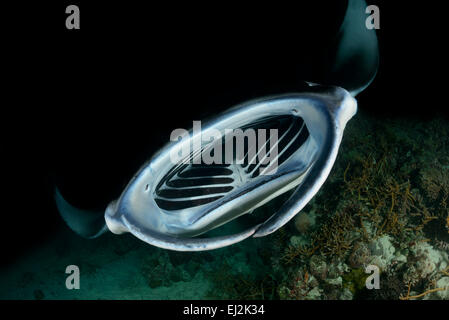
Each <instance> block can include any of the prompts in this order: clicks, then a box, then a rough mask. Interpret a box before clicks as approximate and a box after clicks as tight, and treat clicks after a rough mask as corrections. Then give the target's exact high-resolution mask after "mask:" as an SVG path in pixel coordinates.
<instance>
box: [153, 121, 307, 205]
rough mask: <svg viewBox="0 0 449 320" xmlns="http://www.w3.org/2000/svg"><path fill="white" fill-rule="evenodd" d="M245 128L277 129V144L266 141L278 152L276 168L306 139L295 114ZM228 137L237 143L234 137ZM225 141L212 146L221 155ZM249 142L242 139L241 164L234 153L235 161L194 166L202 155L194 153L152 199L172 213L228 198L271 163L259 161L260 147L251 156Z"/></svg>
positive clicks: (160, 186) (163, 180) (225, 137)
mask: <svg viewBox="0 0 449 320" xmlns="http://www.w3.org/2000/svg"><path fill="white" fill-rule="evenodd" d="M248 129H253V130H259V129H265V130H267V131H268V132H269V130H273V129H275V130H277V136H278V137H279V138H278V139H276V141H273V140H269V141H267V147H268V148H269V149H273V148H276V149H277V150H276V159H271V160H272V161H271V162H272V163H273V162H276V163H277V166H279V165H281V164H282V163H284V162H285V161H286V160H287V159H288V158H289V157H290V156H291V155H292V154H293V153H294V152H295V151H297V150H298V149H299V148H300V147H301V146H302V145H303V144H304V142H305V141H306V140H307V138H308V137H309V131H308V129H307V126H306V125H305V123H304V120H303V119H302V118H301V117H298V116H294V115H282V116H273V117H267V118H265V119H262V120H259V121H254V122H252V123H249V124H247V125H245V126H243V127H242V128H241V130H242V132H247V130H248ZM228 136H229V135H228ZM258 137H259V136H258V135H255V140H256V141H255V143H256V145H260V144H261V143H260V141H258ZM231 138H234V140H236V139H235V137H231ZM226 139H228V137H227V136H226V135H224V136H223V138H222V139H220V140H219V141H217V142H214V143H215V144H217V145H218V146H214V147H215V148H217V147H218V148H220V149H222V151H223V152H222V154H224V153H225V150H224V149H225V141H226ZM248 140H249V139H242V142H243V143H244V145H243V146H242V148H243V150H244V152H243V157H242V159H241V160H242V161H241V162H242V163H240V164H238V163H237V161H236V160H237V159H236V156H235V153H234V157H233V160H234V161H233V163H230V164H210V165H207V164H195V163H194V159H193V158H194V156H193V154H196V155H197V156H198V157H200V156H201V155H200V152H196V150H194V151H193V152H192V153H191V155H190V156H189V157H188V159H184V161H183V164H181V165H178V166H175V167H174V168H172V169H171V170H170V172H169V173H167V174H166V175H165V176H164V177H163V178H162V179H161V181H160V182H159V183H158V185H157V186H156V189H155V194H154V195H153V196H154V198H155V201H156V203H157V205H158V206H159V208H161V209H163V210H168V211H175V210H180V209H186V208H193V207H197V206H201V205H204V204H208V203H211V202H214V201H216V200H218V199H222V198H224V197H227V196H230V194H231V193H232V192H231V191H232V190H235V189H237V188H238V187H239V186H241V185H243V184H246V183H248V182H249V181H250V180H251V179H255V178H257V177H258V176H259V175H260V173H261V171H262V170H263V169H264V168H267V167H268V166H269V165H270V164H269V163H267V164H263V163H262V161H260V159H261V149H262V148H259V149H258V150H257V149H256V150H254V151H255V152H253V153H252V154H251V149H252V148H254V146H252V145H250V144H249V143H248ZM235 142H237V141H235ZM269 143H271V144H269ZM235 145H236V144H235V143H234V146H235ZM234 149H235V148H234ZM254 149H255V148H254ZM223 162H224V161H223Z"/></svg>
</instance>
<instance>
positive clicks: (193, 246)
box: [123, 218, 260, 251]
mask: <svg viewBox="0 0 449 320" xmlns="http://www.w3.org/2000/svg"><path fill="white" fill-rule="evenodd" d="M123 223H124V225H125V226H126V228H127V229H128V230H129V232H131V233H132V234H133V235H134V236H136V237H137V238H139V239H140V240H142V241H145V242H146V243H148V244H151V245H153V246H156V247H159V248H163V249H168V250H174V251H206V250H213V249H218V248H222V247H227V246H229V245H231V244H234V243H237V242H240V241H242V240H245V239H246V238H249V237H251V236H252V235H253V234H254V233H255V232H256V230H257V229H258V228H259V226H260V224H259V225H256V226H254V227H251V228H249V229H247V230H245V231H243V232H240V233H236V234H233V235H229V236H222V237H213V238H177V237H173V236H167V235H164V234H160V233H157V232H154V231H151V230H141V229H139V228H137V227H135V226H133V225H132V224H131V223H130V222H129V221H128V220H126V218H123Z"/></svg>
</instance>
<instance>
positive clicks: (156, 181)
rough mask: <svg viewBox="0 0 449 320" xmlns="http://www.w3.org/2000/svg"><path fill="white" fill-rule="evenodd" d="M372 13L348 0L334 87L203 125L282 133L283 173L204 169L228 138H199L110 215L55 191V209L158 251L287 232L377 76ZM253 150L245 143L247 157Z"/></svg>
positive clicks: (138, 183) (149, 166)
mask: <svg viewBox="0 0 449 320" xmlns="http://www.w3.org/2000/svg"><path fill="white" fill-rule="evenodd" d="M365 9H366V3H365V2H364V1H362V0H350V1H348V6H347V10H346V15H345V18H344V20H343V22H342V25H341V27H340V31H339V46H338V50H337V51H336V53H335V58H334V59H335V63H334V67H333V70H332V71H331V72H330V74H329V79H327V81H326V82H328V83H326V84H316V83H309V84H310V87H309V88H308V89H307V90H305V91H304V92H297V93H285V94H281V95H276V96H269V97H262V98H259V99H255V100H251V101H247V102H244V103H241V104H240V105H237V106H235V107H233V108H231V109H229V110H228V111H226V112H224V113H222V114H220V115H216V116H215V118H213V119H211V120H209V121H207V122H203V124H202V125H203V128H202V133H203V134H208V133H210V132H211V131H212V130H218V131H225V130H226V129H241V130H245V129H260V128H264V129H273V128H275V129H276V130H277V132H278V139H277V140H276V141H275V142H274V143H275V147H276V150H277V153H276V156H275V159H274V160H276V170H275V171H274V172H273V173H272V174H261V173H263V172H264V169H266V168H267V167H266V166H267V165H266V164H264V163H262V161H255V162H250V161H243V162H242V163H226V164H214V163H212V164H207V165H206V164H203V163H199V164H198V163H195V161H193V160H195V159H196V158H197V157H200V156H202V155H203V154H204V153H205V152H206V150H208V147H210V145H211V144H214V143H215V144H217V143H218V144H220V143H222V140H221V139H220V140H216V141H212V142H210V141H209V142H202V143H200V144H198V143H196V144H195V143H194V139H196V138H197V137H196V136H195V135H191V136H190V137H189V138H187V139H182V140H181V141H172V142H170V143H168V144H167V145H166V146H165V147H163V148H162V149H161V150H159V152H157V153H156V154H155V155H154V156H153V157H152V158H151V159H149V160H148V161H147V162H146V163H144V164H143V165H142V167H141V168H140V169H139V170H138V172H137V173H136V174H135V175H134V176H133V178H132V179H131V181H129V183H128V185H127V186H126V187H125V189H124V190H123V192H122V194H121V195H120V197H119V198H118V199H116V200H114V201H111V202H110V204H109V205H108V206H107V208H106V210H105V212H104V213H101V214H93V213H91V212H88V211H84V210H80V209H78V208H76V207H74V206H72V205H71V204H69V203H68V202H67V201H66V200H65V199H64V197H63V196H62V194H61V193H60V192H59V190H58V189H57V188H56V192H55V200H56V205H57V207H58V210H59V212H60V214H61V216H62V217H63V219H64V220H65V221H66V222H67V224H68V225H69V227H70V228H71V229H73V230H74V231H75V232H77V233H78V234H80V235H81V236H84V237H86V238H95V237H98V236H99V235H101V234H103V233H104V232H106V231H107V230H109V231H111V232H112V233H114V234H122V233H127V232H130V233H132V234H133V235H134V236H136V237H137V238H139V239H141V240H142V241H145V242H146V243H148V244H150V245H153V246H157V247H160V248H164V249H169V250H176V251H203V250H212V249H216V248H221V247H225V246H229V245H231V244H234V243H237V242H240V241H242V240H244V239H247V238H249V237H263V236H266V235H268V234H271V233H273V232H275V231H276V230H278V229H279V228H281V227H282V226H283V225H285V224H286V223H287V222H288V221H290V220H291V219H292V218H293V217H294V216H295V215H296V214H297V213H298V212H300V211H301V210H302V209H303V208H304V206H305V205H306V204H307V203H308V202H309V201H310V200H311V199H312V198H313V196H314V195H315V194H316V193H317V192H318V190H319V189H320V188H321V186H322V185H323V184H324V183H325V181H326V179H327V177H328V175H329V173H330V171H331V169H332V166H333V164H334V162H335V159H336V157H337V154H338V150H339V146H340V143H341V141H342V138H343V131H344V129H345V126H346V124H347V122H348V121H349V120H350V119H351V118H352V117H353V116H354V115H355V114H356V112H357V101H356V99H355V96H356V95H357V94H358V93H360V92H361V91H363V90H364V89H365V88H366V87H367V86H368V85H369V84H370V83H371V81H372V80H373V78H374V77H375V74H376V72H377V65H378V49H377V38H376V34H375V31H374V30H368V29H367V28H366V27H365V18H366V14H365ZM354 57H357V59H358V60H357V63H355V62H354V61H353V60H354V59H355V58H354ZM348 61H349V62H348ZM348 66H350V67H351V68H356V69H354V70H352V72H351V75H352V76H351V77H347V76H346V74H347V73H348ZM225 138H226V137H225ZM186 145H188V146H189V147H190V146H192V145H193V146H194V148H193V149H191V151H190V153H189V154H188V155H187V156H185V157H184V158H183V159H181V160H180V161H179V162H178V163H173V161H171V160H170V159H171V158H170V155H171V154H173V151H174V150H180V149H182V148H183V146H186ZM195 145H196V148H195ZM255 145H257V144H255ZM252 147H254V145H252V146H250V145H248V146H246V155H247V154H249V150H250V148H252ZM271 147H273V146H271ZM257 148H258V146H257ZM261 149H262V148H258V149H257V150H256V151H255V152H256V154H259V153H260V152H261ZM246 155H245V156H246ZM246 158H247V160H248V158H249V157H246ZM289 191H290V192H291V195H290V197H289V198H288V199H287V200H286V201H285V202H284V203H283V204H282V205H281V207H280V208H279V209H278V210H277V212H274V213H273V214H272V215H271V216H270V217H269V218H267V219H266V220H265V221H264V222H262V223H259V224H256V225H254V226H251V227H249V228H247V229H246V230H244V231H242V232H238V233H235V234H230V235H225V236H217V237H207V238H204V237H198V236H200V235H203V234H205V233H206V232H208V231H210V230H213V229H215V228H218V227H220V226H222V225H224V224H227V223H229V222H230V221H233V220H235V219H238V218H239V217H241V216H243V215H245V214H248V213H251V212H253V211H254V210H255V209H257V208H259V207H262V206H263V205H265V204H267V203H268V202H269V201H271V200H273V199H275V198H277V197H279V196H280V195H282V194H284V193H286V192H289Z"/></svg>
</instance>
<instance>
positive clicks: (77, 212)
mask: <svg viewBox="0 0 449 320" xmlns="http://www.w3.org/2000/svg"><path fill="white" fill-rule="evenodd" d="M54 197H55V202H56V207H57V208H58V211H59V214H60V215H61V217H62V218H63V219H64V221H65V222H66V223H67V225H68V226H69V227H70V229H72V230H73V231H75V232H76V233H77V234H79V235H80V236H82V237H84V238H88V239H92V238H96V237H99V236H100V235H102V234H103V233H104V232H105V231H106V230H108V228H107V227H106V222H105V220H104V213H103V212H95V211H88V210H81V209H78V208H75V207H74V206H72V205H71V204H70V203H68V202H67V201H66V200H65V199H64V197H63V196H62V195H61V192H60V191H59V189H58V188H55V194H54Z"/></svg>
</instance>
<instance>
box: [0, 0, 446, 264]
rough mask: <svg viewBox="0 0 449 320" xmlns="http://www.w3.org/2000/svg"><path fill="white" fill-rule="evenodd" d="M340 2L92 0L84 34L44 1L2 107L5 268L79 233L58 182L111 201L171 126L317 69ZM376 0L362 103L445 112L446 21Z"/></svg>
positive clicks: (370, 112)
mask: <svg viewBox="0 0 449 320" xmlns="http://www.w3.org/2000/svg"><path fill="white" fill-rule="evenodd" d="M344 3H345V2H344V1H341V2H338V1H332V2H330V1H329V2H326V1H314V4H309V5H306V4H305V3H301V4H299V5H297V6H289V5H279V6H278V5H276V6H274V5H273V6H271V5H267V6H245V7H244V8H243V6H240V5H222V6H221V7H220V6H219V7H216V8H210V9H209V8H208V9H209V11H208V12H206V11H205V10H204V8H203V6H200V5H183V6H178V5H176V6H174V7H172V6H164V7H162V6H147V7H145V8H139V7H135V8H134V7H126V8H124V7H121V6H120V5H112V4H111V5H105V6H94V5H90V4H84V3H83V5H82V6H83V7H82V9H81V10H82V30H80V32H78V33H75V32H68V31H67V30H64V19H65V16H62V17H60V14H59V11H62V12H63V10H64V7H65V6H62V5H61V6H59V7H51V6H48V7H46V13H47V14H48V17H50V18H49V19H44V21H43V22H41V24H39V26H38V27H36V28H33V29H32V30H30V29H26V28H24V30H22V29H21V28H20V30H19V28H18V29H17V30H18V31H19V32H20V34H25V35H26V37H16V38H15V39H14V45H13V46H12V47H13V48H16V49H17V54H13V55H14V60H12V58H11V64H12V65H11V66H12V67H13V68H14V72H12V73H11V77H10V81H9V86H8V90H9V92H8V93H9V94H11V96H12V99H9V101H8V102H7V103H5V104H6V106H5V107H6V111H5V112H6V115H7V116H5V117H3V121H4V122H5V123H8V124H9V125H10V128H12V129H8V130H7V132H6V137H7V141H6V144H5V151H6V152H5V155H4V158H6V159H5V160H6V165H5V166H3V177H5V180H4V185H5V186H6V187H7V189H8V193H4V194H6V195H7V196H6V199H5V202H6V203H7V204H8V209H7V210H5V213H4V215H3V217H4V219H3V225H4V226H6V228H4V232H2V234H1V237H2V238H1V241H2V243H4V244H8V245H5V246H4V251H3V253H2V260H1V265H2V268H6V267H9V268H10V267H11V266H14V264H15V263H16V262H17V261H18V260H19V259H21V258H23V257H27V256H28V255H30V254H33V252H35V251H36V250H37V249H39V248H41V247H42V246H44V244H46V243H48V241H49V239H53V238H54V237H57V236H58V235H59V234H60V233H61V232H63V233H64V232H69V231H68V230H67V229H66V228H65V226H64V225H63V222H62V220H61V219H60V217H59V215H58V213H57V211H56V208H55V206H54V203H53V198H52V193H53V186H54V185H55V183H57V184H58V185H59V186H60V188H61V190H62V191H63V193H64V194H65V196H66V197H67V199H68V200H69V201H70V202H72V203H75V204H77V205H78V206H80V207H85V208H92V209H100V210H101V209H103V208H104V206H105V205H106V204H107V203H108V202H109V201H110V200H111V199H113V198H116V197H117V196H118V195H119V194H120V192H121V191H122V189H123V187H124V186H125V185H126V183H127V182H128V180H129V178H130V176H131V175H132V174H133V173H134V172H135V171H136V170H137V169H138V167H139V166H140V165H141V164H142V163H143V162H144V161H145V160H146V159H147V158H148V157H150V156H151V155H152V154H153V152H155V151H156V150H157V149H158V148H160V147H161V146H162V145H163V144H164V143H165V142H166V141H167V140H168V137H169V133H170V132H171V130H172V129H173V128H179V127H180V128H188V127H190V126H191V121H192V120H197V119H204V117H207V116H211V115H214V114H216V113H218V112H219V111H221V110H225V109H227V108H228V107H230V106H232V105H234V104H236V103H239V102H242V101H245V100H248V99H251V98H255V97H259V96H263V95H269V94H274V93H284V92H292V91H297V90H299V89H300V88H303V87H304V84H303V82H302V80H309V79H310V78H311V77H312V78H315V79H318V80H319V79H320V77H322V76H323V74H324V73H325V72H326V68H325V64H324V65H323V63H321V62H322V61H323V60H322V59H323V52H326V50H329V47H330V46H331V45H329V43H331V39H332V38H333V36H334V35H335V30H336V28H337V26H338V24H339V22H340V21H341V19H342V12H343V11H342V8H343V7H344ZM370 3H375V4H378V5H379V6H380V8H381V29H380V30H378V37H379V44H380V69H379V72H378V75H377V77H376V79H375V80H374V82H373V83H372V85H371V86H370V87H369V88H368V89H367V90H366V91H365V92H363V93H362V94H360V95H359V97H358V102H359V108H360V111H361V112H362V113H363V114H365V115H366V116H368V117H374V118H376V119H402V120H405V121H407V120H408V119H409V120H410V121H411V123H412V122H413V121H416V120H417V119H418V120H422V121H423V122H425V121H428V120H432V119H435V118H443V119H446V120H447V119H448V118H447V117H448V111H447V106H446V99H445V98H444V96H443V97H442V94H443V95H444V93H445V89H444V87H443V86H444V82H442V81H441V80H440V79H441V78H440V77H439V76H438V74H441V75H443V76H444V72H443V65H444V64H445V62H446V60H447V58H446V56H445V53H444V50H445V49H443V48H442V47H441V46H439V43H440V42H441V41H442V39H441V38H440V36H439V35H440V33H441V29H440V27H439V26H438V25H436V24H437V21H438V19H432V18H429V19H423V18H422V17H423V16H424V15H425V14H430V15H433V14H435V11H438V8H419V9H418V8H416V7H413V5H410V6H408V7H407V6H402V5H400V4H393V3H391V2H389V3H387V2H386V1H374V2H373V1H371V2H370ZM324 7H325V8H326V10H323V8H324ZM56 8H58V9H61V8H62V9H61V10H59V11H58V10H57V9H56ZM56 12H58V13H57V15H58V19H56V18H55V17H56ZM99 17H102V18H101V19H100V18H99ZM54 25H58V28H55V27H54ZM22 32H23V33H22ZM13 61H14V62H13ZM348 72H354V73H356V72H357V70H348ZM5 128H6V126H5ZM441 139H447V137H441ZM11 191H12V192H11ZM61 230H63V231H61ZM64 237H68V238H72V235H67V236H64ZM110 237H111V235H108V236H107V238H106V239H109V238H110ZM67 241H69V240H67ZM70 241H75V240H70ZM84 241H85V240H82V242H83V243H84ZM95 241H96V240H95ZM98 241H100V242H101V241H105V240H98ZM129 241H131V242H133V241H135V240H134V239H132V240H131V239H129ZM100 242H98V243H100ZM59 245H60V244H59ZM85 245H86V246H88V245H89V242H85ZM100 247H101V246H100ZM61 250H63V249H61ZM124 250H126V249H124ZM149 250H157V249H149ZM231 250H232V249H231ZM242 250H243V249H242ZM245 250H246V249H245ZM245 250H243V251H245ZM211 255H213V253H211ZM218 255H221V254H218Z"/></svg>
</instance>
